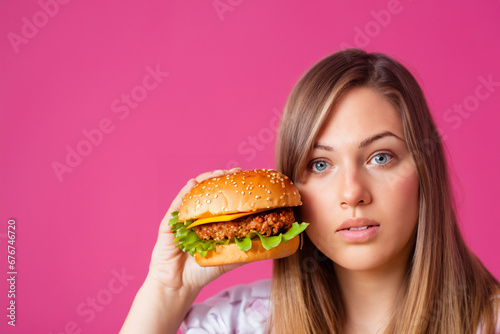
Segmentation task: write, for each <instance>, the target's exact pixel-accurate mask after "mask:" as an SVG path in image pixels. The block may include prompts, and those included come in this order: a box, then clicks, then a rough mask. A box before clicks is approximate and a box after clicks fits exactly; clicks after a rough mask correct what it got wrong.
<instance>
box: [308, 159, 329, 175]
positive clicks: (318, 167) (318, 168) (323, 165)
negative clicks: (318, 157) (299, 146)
mask: <svg viewBox="0 0 500 334" xmlns="http://www.w3.org/2000/svg"><path fill="white" fill-rule="evenodd" d="M312 167H313V169H314V171H315V172H323V171H324V170H325V169H327V168H328V163H327V162H326V161H316V162H314V163H313V165H312Z"/></svg>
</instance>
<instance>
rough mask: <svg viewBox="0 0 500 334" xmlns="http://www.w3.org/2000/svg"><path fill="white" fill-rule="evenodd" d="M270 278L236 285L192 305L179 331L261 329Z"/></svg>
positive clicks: (205, 331)
mask: <svg viewBox="0 0 500 334" xmlns="http://www.w3.org/2000/svg"><path fill="white" fill-rule="evenodd" d="M270 293H271V280H269V279H268V280H261V281H257V282H254V283H252V284H248V285H235V286H233V287H230V288H228V289H226V290H224V291H222V292H220V293H219V294H217V295H215V296H213V297H211V298H208V299H207V300H205V301H203V302H201V303H197V304H194V305H193V306H191V309H190V310H189V312H188V314H187V315H186V317H185V319H184V321H183V323H182V325H181V328H180V329H181V331H182V332H183V333H186V334H190V333H264V330H265V327H266V323H267V318H268V314H269V296H270Z"/></svg>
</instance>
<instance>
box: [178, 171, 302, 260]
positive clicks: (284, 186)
mask: <svg viewBox="0 0 500 334" xmlns="http://www.w3.org/2000/svg"><path fill="white" fill-rule="evenodd" d="M301 204H302V201H301V198H300V194H299V191H298V190H297V188H296V187H295V185H294V184H293V182H292V181H291V180H290V179H289V178H288V177H287V176H286V175H283V174H281V173H279V172H277V171H274V170H272V169H256V170H251V171H242V172H237V173H232V174H228V175H225V176H220V177H214V178H211V179H208V180H205V181H203V182H201V183H199V184H197V185H196V186H195V187H193V188H192V189H191V191H190V192H189V193H187V194H186V195H185V196H184V198H183V200H182V203H181V206H180V209H179V211H178V212H173V213H172V219H171V220H170V222H169V225H170V226H171V230H172V232H173V233H174V234H175V239H174V241H176V242H177V245H176V246H177V247H179V248H180V249H181V250H182V251H184V252H188V253H189V254H191V255H192V256H194V257H195V259H196V262H197V263H198V264H199V265H200V266H218V265H223V264H229V263H242V262H252V261H259V260H267V259H278V258H282V257H286V256H289V255H292V254H293V253H295V251H296V250H297V249H298V247H299V243H300V239H299V238H300V237H299V234H300V233H301V232H303V231H304V230H305V228H306V227H307V226H308V224H306V223H300V224H299V223H297V222H296V221H295V217H294V213H293V210H292V207H296V206H299V205H301Z"/></svg>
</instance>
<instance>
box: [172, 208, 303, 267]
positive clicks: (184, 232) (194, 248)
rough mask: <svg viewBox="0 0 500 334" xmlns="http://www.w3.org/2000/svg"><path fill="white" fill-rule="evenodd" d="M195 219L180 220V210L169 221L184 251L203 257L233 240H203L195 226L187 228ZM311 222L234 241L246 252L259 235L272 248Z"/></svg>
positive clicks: (266, 246) (267, 247)
mask: <svg viewBox="0 0 500 334" xmlns="http://www.w3.org/2000/svg"><path fill="white" fill-rule="evenodd" d="M193 221H194V220H187V221H185V222H184V223H181V222H179V221H178V212H177V211H174V212H172V218H171V219H170V221H169V223H168V224H169V225H170V226H171V230H172V232H173V233H174V235H175V238H174V241H176V242H177V245H176V247H179V248H180V249H181V250H182V251H183V252H188V253H189V254H191V256H194V253H196V252H198V253H200V254H201V255H202V256H203V257H205V256H206V255H207V252H208V251H209V250H210V249H214V250H215V247H216V246H217V245H219V244H221V245H227V244H229V242H230V241H231V240H230V239H224V240H220V241H215V240H209V241H204V240H201V239H200V238H199V237H198V235H197V234H196V232H195V231H194V229H193V228H189V229H188V228H187V227H188V226H189V225H191V223H193ZM308 225H309V224H307V223H300V224H299V223H297V222H295V223H293V224H292V228H290V229H289V230H288V231H287V232H286V233H280V234H279V235H275V236H272V237H266V236H263V235H261V234H259V233H258V232H252V233H249V235H247V236H246V237H244V238H243V239H238V238H236V237H234V238H233V241H234V242H235V243H236V245H237V246H238V248H239V249H240V250H242V251H244V252H246V251H249V250H250V249H251V248H252V238H254V237H259V238H260V240H261V242H262V246H263V247H264V248H265V249H267V250H270V249H271V248H274V247H276V246H278V245H279V244H280V243H281V242H287V241H289V240H292V239H293V238H295V237H296V236H297V235H299V234H300V233H302V232H303V231H304V230H305V229H306V227H307V226H308Z"/></svg>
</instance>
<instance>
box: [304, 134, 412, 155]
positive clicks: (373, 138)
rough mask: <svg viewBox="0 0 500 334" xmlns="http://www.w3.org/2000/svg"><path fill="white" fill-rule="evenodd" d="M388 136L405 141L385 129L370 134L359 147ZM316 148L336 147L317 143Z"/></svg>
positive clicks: (328, 148)
mask: <svg viewBox="0 0 500 334" xmlns="http://www.w3.org/2000/svg"><path fill="white" fill-rule="evenodd" d="M387 136H392V137H395V138H397V139H399V140H401V141H403V142H405V140H404V139H402V138H400V137H399V136H396V135H395V134H394V133H392V132H391V131H384V132H381V133H377V134H375V135H373V136H370V137H368V138H366V139H365V140H363V141H362V142H361V143H360V144H359V147H358V148H363V147H365V146H367V145H370V144H371V143H373V142H374V141H376V140H378V139H381V138H384V137H387ZM313 148H314V149H318V150H323V151H328V152H333V151H334V149H333V146H330V145H324V144H315V145H314V147H313Z"/></svg>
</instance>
